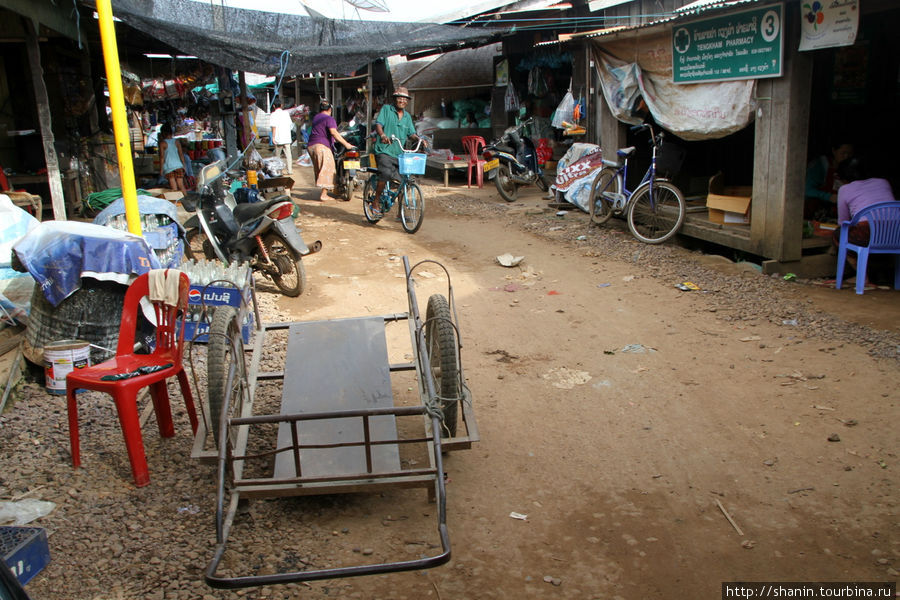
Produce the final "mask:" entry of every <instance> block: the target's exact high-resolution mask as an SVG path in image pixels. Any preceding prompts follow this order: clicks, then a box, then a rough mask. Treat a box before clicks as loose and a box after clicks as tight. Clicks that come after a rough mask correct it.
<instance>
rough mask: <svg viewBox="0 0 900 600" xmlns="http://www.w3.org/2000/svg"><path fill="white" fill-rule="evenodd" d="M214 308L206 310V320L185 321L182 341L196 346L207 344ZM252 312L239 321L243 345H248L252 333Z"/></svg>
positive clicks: (198, 317)
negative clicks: (194, 343)
mask: <svg viewBox="0 0 900 600" xmlns="http://www.w3.org/2000/svg"><path fill="white" fill-rule="evenodd" d="M215 310H216V308H215V307H214V306H212V307H209V308H208V309H207V318H206V319H204V318H202V317H201V316H199V315H198V316H197V320H196V321H193V320H191V321H185V323H184V339H185V341H188V342H197V343H198V344H207V343H209V326H210V323H211V322H212V315H213V314H214V313H215ZM254 323H255V320H254V318H253V311H252V310H251V311H247V312H246V313H245V314H244V318H243V320H242V321H241V338H243V340H244V343H245V344H249V343H250V335H251V334H252V333H253V324H254Z"/></svg>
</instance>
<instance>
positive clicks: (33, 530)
mask: <svg viewBox="0 0 900 600" xmlns="http://www.w3.org/2000/svg"><path fill="white" fill-rule="evenodd" d="M0 553H2V555H3V561H4V562H5V563H6V565H7V566H8V567H9V568H10V570H11V571H12V572H13V574H14V575H15V576H16V579H18V580H19V583H21V584H22V585H25V584H26V583H28V582H29V581H31V580H32V579H33V578H34V576H35V575H37V574H38V573H40V572H41V570H42V569H43V568H44V567H46V566H47V564H48V563H49V562H50V547H49V545H48V544H47V530H46V529H44V528H43V527H0Z"/></svg>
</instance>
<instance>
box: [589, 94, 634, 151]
mask: <svg viewBox="0 0 900 600" xmlns="http://www.w3.org/2000/svg"><path fill="white" fill-rule="evenodd" d="M596 112H597V113H598V115H597V117H598V120H599V127H598V129H599V131H600V148H601V149H602V150H603V157H604V158H607V159H609V160H612V161H615V160H617V159H616V150H618V149H619V148H622V147H624V146H625V134H626V132H627V130H626V125H625V123H622V122H621V121H619V120H618V119H617V118H615V117H614V116H613V114H612V111H610V110H609V105H608V104H607V103H606V97H605V96H604V95H603V94H597V111H596Z"/></svg>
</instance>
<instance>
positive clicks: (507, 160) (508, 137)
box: [482, 119, 550, 202]
mask: <svg viewBox="0 0 900 600" xmlns="http://www.w3.org/2000/svg"><path fill="white" fill-rule="evenodd" d="M533 121H534V119H526V120H525V121H522V122H521V123H520V124H519V125H516V126H513V127H509V128H507V129H506V131H504V132H503V135H502V136H500V138H499V139H497V140H494V141H492V142H491V143H489V144H487V145H486V146H485V147H484V149H483V150H482V156H483V157H484V160H485V163H484V171H485V173H487V175H488V178H489V179H493V180H494V183H495V184H496V185H497V191H498V192H500V196H502V197H503V199H504V200H506V201H507V202H513V201H515V199H516V198H517V197H518V195H519V186H521V185H532V184H534V185H536V186H538V189H540V190H541V191H542V192H546V191H547V190H549V189H550V182H549V181H547V179H545V178H544V171H543V169H541V164H542V163H541V162H540V161H539V158H538V152H537V148H536V147H535V145H534V142H533V141H532V140H531V138H530V137H528V136H527V135H524V133H523V131H522V130H523V129H524V128H525V127H526V126H528V125H531V123H532V122H533Z"/></svg>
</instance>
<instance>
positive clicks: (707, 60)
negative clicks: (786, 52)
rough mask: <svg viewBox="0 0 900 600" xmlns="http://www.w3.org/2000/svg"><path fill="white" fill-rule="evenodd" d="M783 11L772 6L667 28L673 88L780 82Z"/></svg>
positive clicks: (777, 6) (776, 5) (779, 6)
mask: <svg viewBox="0 0 900 600" xmlns="http://www.w3.org/2000/svg"><path fill="white" fill-rule="evenodd" d="M783 29H784V6H783V5H782V4H773V5H769V6H763V7H760V8H754V9H750V10H745V11H741V12H736V13H729V14H728V15H725V16H721V17H714V18H711V19H703V20H702V21H694V22H691V23H685V24H683V25H676V26H675V27H673V28H672V79H673V81H674V82H675V83H698V82H708V81H731V80H735V79H759V78H762V77H780V76H781V63H782V56H783V49H784V44H783V36H782V31H783Z"/></svg>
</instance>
